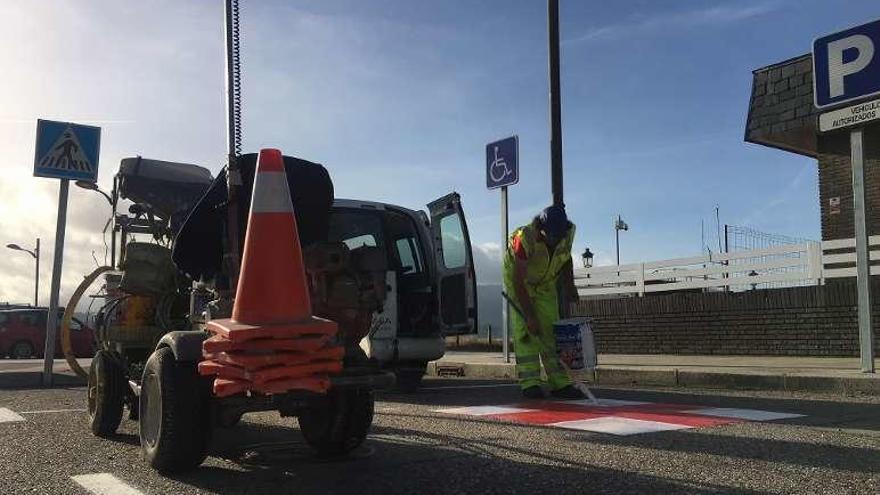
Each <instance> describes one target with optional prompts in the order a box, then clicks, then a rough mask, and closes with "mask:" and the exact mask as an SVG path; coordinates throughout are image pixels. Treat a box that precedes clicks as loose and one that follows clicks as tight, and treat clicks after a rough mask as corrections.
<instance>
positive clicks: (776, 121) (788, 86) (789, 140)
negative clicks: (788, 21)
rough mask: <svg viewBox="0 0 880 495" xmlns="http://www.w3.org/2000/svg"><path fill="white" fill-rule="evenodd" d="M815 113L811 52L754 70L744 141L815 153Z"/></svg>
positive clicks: (805, 153) (810, 154)
mask: <svg viewBox="0 0 880 495" xmlns="http://www.w3.org/2000/svg"><path fill="white" fill-rule="evenodd" d="M817 115H818V112H817V111H816V109H815V107H814V106H813V58H812V56H811V55H803V56H800V57H796V58H793V59H791V60H786V61H785V62H780V63H778V64H774V65H771V66H769V67H764V68H761V69H758V70H756V71H754V73H753V76H752V96H751V98H750V100H749V114H748V118H747V119H746V135H745V140H746V141H748V142H751V143H756V144H762V145H765V146H772V147H774V148H780V149H783V150H786V151H792V152H794V153H800V154H803V155H808V156H815V152H816V124H817Z"/></svg>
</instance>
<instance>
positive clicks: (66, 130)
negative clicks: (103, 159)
mask: <svg viewBox="0 0 880 495" xmlns="http://www.w3.org/2000/svg"><path fill="white" fill-rule="evenodd" d="M100 150H101V128H100V127H94V126H90V125H81V124H73V123H70V122H56V121H53V120H42V119H40V120H37V144H36V152H35V153H34V176H35V177H49V178H54V179H74V180H86V181H90V182H95V181H96V180H98V155H99V153H100Z"/></svg>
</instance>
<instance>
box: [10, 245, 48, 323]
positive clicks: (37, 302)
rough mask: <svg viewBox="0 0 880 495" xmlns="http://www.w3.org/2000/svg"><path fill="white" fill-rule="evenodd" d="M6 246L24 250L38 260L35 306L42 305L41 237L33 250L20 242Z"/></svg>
mask: <svg viewBox="0 0 880 495" xmlns="http://www.w3.org/2000/svg"><path fill="white" fill-rule="evenodd" d="M6 247H8V248H9V249H12V250H13V251H24V252H25V253H28V254H29V255H31V256H33V257H34V261H35V262H36V268H35V270H34V271H35V274H34V307H37V306H39V305H40V238H39V237H37V247H35V248H34V250H33V251H31V250H30V249H24V248H23V247H21V246H19V245H18V244H7V245H6Z"/></svg>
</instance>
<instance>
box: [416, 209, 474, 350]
mask: <svg viewBox="0 0 880 495" xmlns="http://www.w3.org/2000/svg"><path fill="white" fill-rule="evenodd" d="M428 211H429V212H430V213H431V234H432V236H433V241H434V242H433V244H434V259H435V264H436V267H437V268H436V274H437V287H438V288H439V290H438V291H437V294H438V298H439V300H438V304H439V307H440V328H441V330H442V332H443V333H444V334H445V335H462V334H468V333H477V279H476V276H475V274H474V256H473V252H472V251H471V238H470V235H469V234H468V229H467V222H465V219H464V211H463V210H462V208H461V197H460V196H459V195H458V193H451V194H447V195H446V196H443V197H442V198H439V199H437V200H435V201H432V202H431V203H428Z"/></svg>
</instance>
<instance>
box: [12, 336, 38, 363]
mask: <svg viewBox="0 0 880 495" xmlns="http://www.w3.org/2000/svg"><path fill="white" fill-rule="evenodd" d="M33 355H34V346H33V344H31V343H30V342H28V341H26V340H20V341H18V342H16V343H15V344H12V347H11V348H10V349H9V357H11V358H12V359H28V358H30V357H33Z"/></svg>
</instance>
